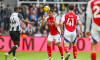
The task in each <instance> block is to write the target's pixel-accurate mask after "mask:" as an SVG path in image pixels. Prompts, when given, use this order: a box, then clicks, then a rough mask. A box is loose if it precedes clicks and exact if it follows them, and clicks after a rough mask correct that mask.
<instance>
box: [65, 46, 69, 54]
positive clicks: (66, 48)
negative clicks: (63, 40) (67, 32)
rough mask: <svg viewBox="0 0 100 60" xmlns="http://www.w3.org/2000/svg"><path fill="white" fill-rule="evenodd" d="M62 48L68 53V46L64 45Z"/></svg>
mask: <svg viewBox="0 0 100 60" xmlns="http://www.w3.org/2000/svg"><path fill="white" fill-rule="evenodd" d="M64 50H65V52H66V53H67V54H69V47H68V46H65V48H64Z"/></svg>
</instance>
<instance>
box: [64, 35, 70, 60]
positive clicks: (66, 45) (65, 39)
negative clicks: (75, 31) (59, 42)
mask: <svg viewBox="0 0 100 60" xmlns="http://www.w3.org/2000/svg"><path fill="white" fill-rule="evenodd" d="M70 40H71V38H70V36H65V37H64V50H65V52H66V53H67V56H66V58H65V60H68V59H69V57H70V52H69V43H70Z"/></svg>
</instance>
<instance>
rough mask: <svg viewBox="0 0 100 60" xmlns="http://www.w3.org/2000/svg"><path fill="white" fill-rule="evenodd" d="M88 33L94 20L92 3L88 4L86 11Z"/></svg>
mask: <svg viewBox="0 0 100 60" xmlns="http://www.w3.org/2000/svg"><path fill="white" fill-rule="evenodd" d="M86 14H87V17H86V32H89V30H90V23H91V19H92V9H91V1H89V2H88V6H87V10H86Z"/></svg>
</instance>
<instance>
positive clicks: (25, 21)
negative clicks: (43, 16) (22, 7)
mask: <svg viewBox="0 0 100 60" xmlns="http://www.w3.org/2000/svg"><path fill="white" fill-rule="evenodd" d="M18 17H19V18H20V20H21V21H22V22H24V23H28V24H31V25H34V24H35V23H34V22H30V21H27V20H24V19H23V16H22V15H21V14H19V13H18Z"/></svg>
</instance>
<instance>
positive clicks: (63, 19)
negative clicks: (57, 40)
mask: <svg viewBox="0 0 100 60" xmlns="http://www.w3.org/2000/svg"><path fill="white" fill-rule="evenodd" d="M64 21H65V14H64V15H63V16H62V18H61V21H60V30H61V31H62V30H63V29H62V28H63V23H64Z"/></svg>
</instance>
